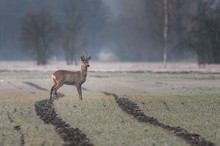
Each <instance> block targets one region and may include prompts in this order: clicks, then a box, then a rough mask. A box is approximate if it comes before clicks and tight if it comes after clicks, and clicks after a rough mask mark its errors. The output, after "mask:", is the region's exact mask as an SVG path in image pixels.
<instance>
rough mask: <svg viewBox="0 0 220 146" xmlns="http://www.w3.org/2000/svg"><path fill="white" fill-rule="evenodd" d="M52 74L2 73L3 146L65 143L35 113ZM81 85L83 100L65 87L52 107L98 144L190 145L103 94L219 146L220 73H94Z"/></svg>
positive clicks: (0, 116)
mask: <svg viewBox="0 0 220 146" xmlns="http://www.w3.org/2000/svg"><path fill="white" fill-rule="evenodd" d="M33 74H35V75H36V76H32V75H33ZM49 74H50V73H49V72H40V71H39V72H35V73H33V72H24V73H19V75H16V73H14V74H13V73H12V72H11V73H10V74H6V73H5V72H1V73H0V79H1V80H2V81H1V84H0V93H1V94H0V119H1V123H0V129H1V130H0V131H1V132H0V145H3V146H4V145H62V144H63V140H62V138H61V137H60V136H59V135H58V134H57V133H56V131H55V128H54V126H53V125H51V124H45V123H44V122H43V121H42V120H41V119H40V118H39V117H38V116H37V115H36V112H35V103H36V102H38V101H42V100H45V99H49V89H50V88H51V86H52V81H51V80H50V79H49ZM47 76H48V78H47ZM25 82H29V83H34V84H36V85H38V86H40V87H42V88H43V89H48V91H45V90H40V89H39V88H35V87H34V86H30V85H29V84H26V83H25ZM83 87H84V88H86V90H84V91H83V101H79V99H78V94H77V92H76V89H75V87H71V86H63V87H61V88H60V90H59V91H58V92H60V93H63V94H64V95H65V96H64V97H60V98H59V99H58V100H55V101H54V108H55V110H56V113H57V114H58V115H59V117H60V118H61V119H62V120H63V121H65V122H66V123H68V124H69V125H70V126H71V127H72V128H79V129H80V130H81V131H82V132H83V133H85V134H86V136H87V137H88V138H89V139H90V141H91V142H92V143H93V144H94V145H97V146H99V145H183V146H185V145H188V144H187V143H186V142H185V141H184V140H183V139H181V138H179V137H176V136H175V135H174V134H172V133H170V132H167V131H165V130H163V129H162V128H160V127H156V126H153V125H150V124H148V123H143V122H139V121H137V120H136V119H135V118H133V116H131V115H128V114H127V113H125V112H123V111H122V110H121V109H120V108H119V107H118V105H117V103H116V101H115V100H114V97H113V96H107V95H105V94H103V93H102V91H106V92H109V93H115V94H117V95H118V96H126V97H128V98H129V99H130V100H131V101H133V102H135V103H137V104H138V106H139V107H140V108H141V110H142V111H143V112H144V113H145V114H146V115H148V116H153V117H155V118H157V119H158V120H159V121H160V122H161V123H164V124H167V125H170V126H180V127H182V128H184V129H186V130H188V131H189V132H191V133H197V134H199V135H201V136H202V137H204V138H205V139H206V140H208V141H211V142H213V143H215V144H216V145H220V122H219V121H220V116H219V115H220V106H219V105H220V96H219V95H220V75H219V74H149V73H101V72H99V73H96V72H92V73H89V74H88V80H87V82H86V83H85V85H84V86H83Z"/></svg>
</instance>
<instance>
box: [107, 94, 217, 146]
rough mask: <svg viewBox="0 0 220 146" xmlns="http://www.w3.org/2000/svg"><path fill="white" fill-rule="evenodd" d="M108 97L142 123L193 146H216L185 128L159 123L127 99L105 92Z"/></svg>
mask: <svg viewBox="0 0 220 146" xmlns="http://www.w3.org/2000/svg"><path fill="white" fill-rule="evenodd" d="M103 93H104V94H106V95H111V96H113V97H114V98H115V100H116V102H117V104H118V106H119V107H120V108H121V109H122V110H123V111H124V112H126V113H128V114H130V115H132V116H133V117H134V118H135V119H137V120H138V121H140V122H146V123H149V124H152V125H154V126H157V127H160V128H162V129H164V130H166V131H169V132H171V133H174V134H175V135H176V136H178V137H180V138H182V139H184V140H185V141H186V142H187V143H189V144H191V145H192V146H215V145H216V144H214V143H213V142H210V141H207V140H205V138H203V137H201V136H200V135H199V134H196V133H190V132H189V131H187V130H186V129H184V128H181V127H174V126H170V125H166V124H164V123H161V122H160V121H158V119H157V118H154V117H151V116H148V115H145V113H144V112H142V111H141V109H140V108H139V107H138V105H137V104H136V103H134V102H132V101H130V100H129V99H128V98H126V97H118V96H117V95H116V94H114V93H108V92H103Z"/></svg>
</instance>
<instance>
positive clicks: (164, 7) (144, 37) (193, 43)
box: [21, 0, 220, 66]
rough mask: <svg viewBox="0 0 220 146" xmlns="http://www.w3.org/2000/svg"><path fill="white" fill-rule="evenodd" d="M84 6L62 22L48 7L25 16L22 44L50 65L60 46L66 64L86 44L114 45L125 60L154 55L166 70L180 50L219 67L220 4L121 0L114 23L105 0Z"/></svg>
mask: <svg viewBox="0 0 220 146" xmlns="http://www.w3.org/2000/svg"><path fill="white" fill-rule="evenodd" d="M85 2H86V3H87V4H86V5H85V3H81V2H79V1H71V3H69V5H68V7H67V8H66V11H65V16H66V19H65V21H62V22H57V21H56V20H55V19H54V17H53V16H52V15H51V14H50V12H49V11H47V10H45V9H40V10H39V11H30V12H27V13H26V14H25V15H24V16H23V18H22V20H21V41H22V44H23V46H24V48H26V50H27V52H30V53H31V54H32V55H33V57H34V58H35V60H36V61H37V64H39V65H40V64H46V63H47V60H48V58H49V57H50V56H51V55H54V53H56V52H54V51H53V50H52V49H51V48H52V47H54V45H56V43H59V44H60V46H61V47H62V48H63V51H64V52H65V53H64V54H65V58H66V62H67V64H73V63H74V62H75V63H76V62H77V59H76V56H75V54H76V52H77V51H79V50H81V49H83V48H86V46H87V45H88V44H93V48H98V47H100V46H102V45H103V44H108V45H111V44H112V42H113V44H114V45H115V46H117V47H116V49H115V50H114V51H115V52H116V53H118V54H122V55H124V56H125V57H126V55H127V56H129V55H131V56H132V55H137V56H142V55H143V57H144V56H145V55H146V54H147V53H149V52H156V53H152V54H155V55H157V56H159V58H161V60H163V61H164V65H165V66H166V64H167V61H168V60H169V58H170V56H171V55H170V54H172V52H175V51H181V50H189V51H191V52H194V53H195V54H196V56H197V61H198V64H199V65H204V64H210V63H220V1H219V0H194V1H191V0H178V1H177V0H161V1H153V0H140V1H139V2H137V1H135V2H136V5H134V1H132V0H121V1H120V2H121V5H122V6H123V7H122V10H123V12H124V13H122V14H121V15H120V17H118V18H117V19H115V20H114V21H112V22H109V21H108V20H109V12H108V11H106V9H107V8H106V7H105V5H104V4H103V2H102V1H101V0H94V1H92V2H91V1H89V0H85ZM82 9H84V11H82ZM88 20H93V22H92V23H90V21H88ZM106 28H107V29H106ZM86 29H87V30H86ZM88 30H89V32H90V33H87V34H86V35H85V33H86V32H88ZM101 30H104V31H101ZM103 32H105V33H106V32H107V34H108V35H106V34H104V33H103ZM95 35H97V36H98V37H95ZM94 38H96V39H94ZM104 38H105V39H104ZM90 41H93V42H92V43H91V42H90ZM100 42H102V44H101V43H100ZM145 42H146V43H145ZM146 44H148V45H149V46H146ZM114 45H113V46H114ZM113 48H114V47H113ZM121 52H125V53H121ZM126 52H128V53H127V54H126ZM152 56H153V55H152Z"/></svg>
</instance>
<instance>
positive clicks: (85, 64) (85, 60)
mask: <svg viewBox="0 0 220 146" xmlns="http://www.w3.org/2000/svg"><path fill="white" fill-rule="evenodd" d="M90 59H91V56H89V55H88V53H87V52H86V54H82V56H81V69H87V68H88V67H89V60H90Z"/></svg>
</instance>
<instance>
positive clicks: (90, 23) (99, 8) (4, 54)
mask: <svg viewBox="0 0 220 146" xmlns="http://www.w3.org/2000/svg"><path fill="white" fill-rule="evenodd" d="M95 1H96V5H94V4H92V2H90V1H88V0H84V1H70V0H38V1H29V0H20V1H14V0H1V1H0V60H6V61H8V60H33V56H32V55H30V54H28V53H27V52H28V50H27V49H26V50H25V49H23V48H24V46H23V45H22V43H21V21H22V18H23V17H24V16H25V15H26V14H27V13H28V12H31V11H37V10H42V9H44V10H47V11H48V12H49V13H50V14H51V15H52V16H53V18H54V20H56V22H57V23H59V25H63V24H65V23H66V22H67V21H68V19H69V18H68V9H69V5H74V9H75V10H74V11H75V13H76V14H80V15H79V16H80V20H81V24H80V31H79V32H78V34H77V39H76V41H75V42H74V43H75V44H76V45H74V46H75V47H76V48H77V49H76V51H75V54H76V55H75V56H79V54H80V53H81V50H82V49H84V50H87V51H88V52H89V53H90V54H91V56H92V58H93V59H94V60H97V61H149V62H162V61H163V56H164V46H163V45H164V39H163V36H164V34H163V33H164V31H163V29H164V24H163V14H164V11H163V3H159V2H152V1H150V0H139V1H133V0H111V1H109V0H95ZM181 2H182V1H181ZM203 3H204V2H203ZM170 5H173V7H172V9H169V10H168V14H169V24H168V25H169V26H168V27H169V30H168V39H167V40H168V42H167V43H168V52H167V56H168V57H167V59H168V61H174V62H175V61H188V60H194V61H195V59H196V58H199V57H198V56H199V53H198V52H196V51H195V50H196V49H198V47H197V48H196V49H194V48H193V49H192V47H191V46H193V45H188V44H191V42H190V43H189V41H188V40H187V38H189V36H192V35H189V32H191V28H193V27H194V24H195V22H194V21H191V20H192V19H191V18H194V17H196V16H197V14H199V11H198V10H199V9H198V7H199V6H200V5H202V2H190V1H185V2H182V3H178V2H175V1H172V2H170ZM204 5H205V3H204ZM210 7H211V6H210ZM211 8H212V9H213V6H212V7H211ZM216 9H217V8H216ZM186 10H188V11H187V12H186ZM183 12H184V13H183ZM62 27H63V26H62ZM194 37H195V35H194ZM191 40H192V39H191ZM56 42H57V43H55V44H53V45H51V48H50V50H49V52H51V55H50V56H49V57H50V58H52V59H53V58H57V59H61V60H62V59H65V53H64V51H63V49H62V45H61V43H59V41H56ZM194 46H195V45H194ZM207 48H208V50H210V48H209V46H208V47H207ZM28 49H31V48H28ZM32 54H33V53H32ZM200 54H201V53H200ZM200 56H201V55H200ZM210 57H212V55H210ZM78 58H79V57H78ZM206 58H207V57H206ZM210 60H213V59H210ZM210 60H209V62H208V63H218V62H214V61H213V62H211V61H210ZM206 63H207V62H206Z"/></svg>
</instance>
